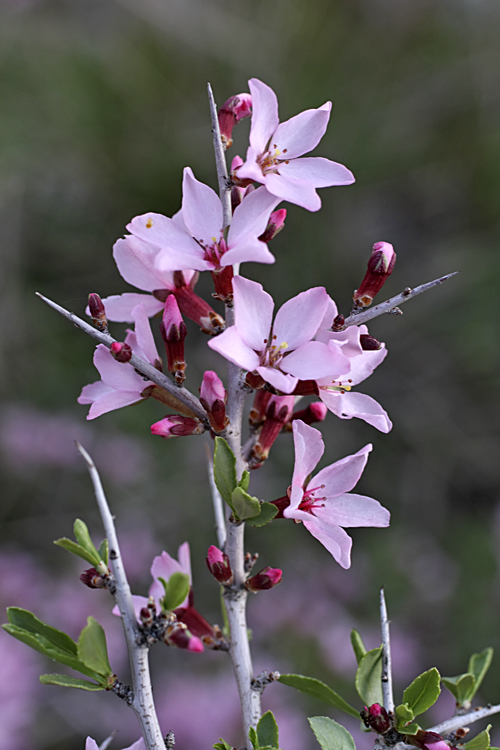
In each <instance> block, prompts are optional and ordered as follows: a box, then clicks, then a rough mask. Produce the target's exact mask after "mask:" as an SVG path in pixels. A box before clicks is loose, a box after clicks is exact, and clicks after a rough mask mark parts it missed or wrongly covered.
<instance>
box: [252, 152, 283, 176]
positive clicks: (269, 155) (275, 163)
mask: <svg viewBox="0 0 500 750" xmlns="http://www.w3.org/2000/svg"><path fill="white" fill-rule="evenodd" d="M287 150H288V149H286V148H284V149H283V151H280V150H279V148H278V147H277V145H276V144H274V145H273V147H272V150H271V149H268V150H267V151H264V153H263V154H261V155H260V156H259V158H258V159H257V164H258V165H259V167H260V168H261V169H262V174H264V175H265V174H268V173H275V174H277V173H278V167H279V165H280V164H281V163H282V162H285V164H288V161H286V159H280V158H279V157H280V156H282V155H284V154H286V152H287Z"/></svg>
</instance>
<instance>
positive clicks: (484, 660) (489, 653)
mask: <svg viewBox="0 0 500 750" xmlns="http://www.w3.org/2000/svg"><path fill="white" fill-rule="evenodd" d="M492 659H493V649H492V648H485V649H484V651H481V653H480V654H472V656H471V658H470V659H469V666H468V668H467V671H468V672H471V673H472V674H473V675H474V677H475V678H476V684H475V686H474V692H473V693H472V695H471V696H470V700H472V698H473V697H474V696H475V694H476V692H477V691H478V690H479V687H480V685H481V683H482V681H483V679H484V676H485V674H486V672H487V671H488V669H489V668H490V665H491V660H492Z"/></svg>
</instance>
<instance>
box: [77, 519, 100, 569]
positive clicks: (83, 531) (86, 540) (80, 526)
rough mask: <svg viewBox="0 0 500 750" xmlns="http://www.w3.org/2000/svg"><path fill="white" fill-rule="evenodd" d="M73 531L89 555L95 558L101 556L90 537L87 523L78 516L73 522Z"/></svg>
mask: <svg viewBox="0 0 500 750" xmlns="http://www.w3.org/2000/svg"><path fill="white" fill-rule="evenodd" d="M73 533H74V535H75V539H76V541H77V542H78V544H79V545H80V547H82V548H83V549H84V550H86V552H88V553H89V555H93V556H94V558H95V559H97V558H99V553H98V552H97V550H96V548H95V545H94V543H93V541H92V539H91V538H90V534H89V530H88V528H87V524H86V523H84V522H83V521H82V520H81V519H80V518H77V519H76V521H75V523H74V524H73Z"/></svg>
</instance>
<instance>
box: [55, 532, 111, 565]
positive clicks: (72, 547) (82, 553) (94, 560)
mask: <svg viewBox="0 0 500 750" xmlns="http://www.w3.org/2000/svg"><path fill="white" fill-rule="evenodd" d="M54 544H57V546H58V547H62V548H63V549H65V550H66V551H67V552H71V554H73V555H77V557H81V558H82V559H83V560H85V561H86V562H88V563H90V564H91V565H92V567H93V568H95V566H96V565H98V564H99V561H100V560H101V558H100V557H99V555H98V554H97V553H96V554H92V555H91V554H90V553H89V552H87V550H86V549H84V548H83V547H80V545H79V544H77V543H76V542H74V541H73V540H72V539H68V538H67V537H62V539H56V540H55V542H54Z"/></svg>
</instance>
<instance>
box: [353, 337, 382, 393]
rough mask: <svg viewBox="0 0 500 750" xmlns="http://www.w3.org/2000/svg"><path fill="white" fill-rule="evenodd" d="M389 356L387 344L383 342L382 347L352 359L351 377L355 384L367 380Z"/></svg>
mask: <svg viewBox="0 0 500 750" xmlns="http://www.w3.org/2000/svg"><path fill="white" fill-rule="evenodd" d="M386 357H387V349H386V348H385V344H382V348H381V349H377V350H375V351H372V352H363V353H362V354H360V355H359V356H357V357H353V358H352V359H351V370H350V372H349V377H350V379H351V380H352V383H353V385H357V384H358V383H361V382H362V381H363V380H366V378H368V377H369V376H370V375H371V374H372V372H373V371H374V370H375V368H377V367H378V366H379V365H380V364H381V363H382V362H383V361H384V359H385V358H386Z"/></svg>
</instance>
